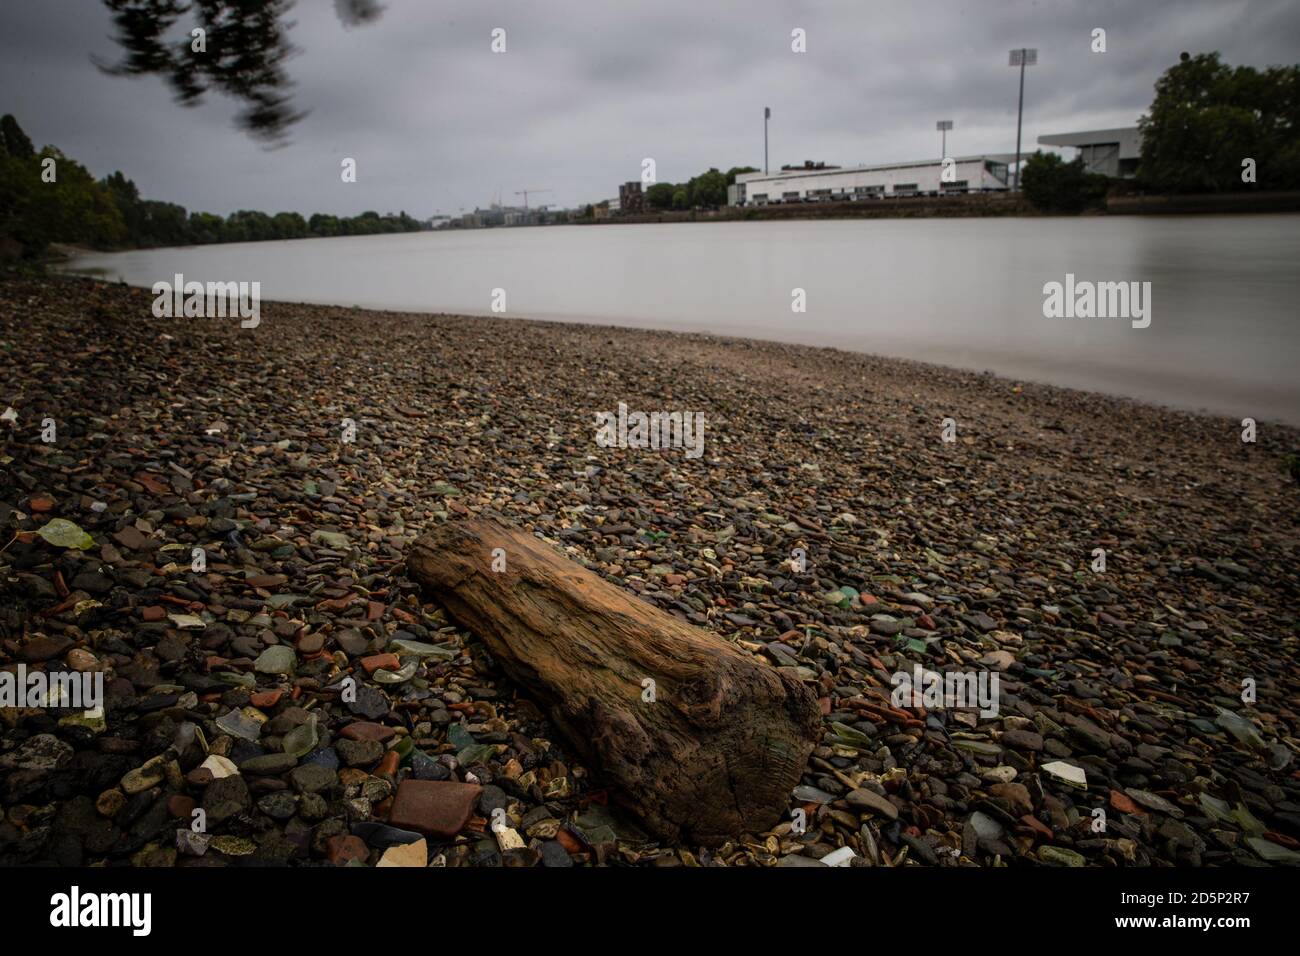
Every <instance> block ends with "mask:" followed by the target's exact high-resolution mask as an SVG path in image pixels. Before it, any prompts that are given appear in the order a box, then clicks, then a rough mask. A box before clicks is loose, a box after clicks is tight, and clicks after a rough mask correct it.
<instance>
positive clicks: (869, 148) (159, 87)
mask: <svg viewBox="0 0 1300 956" xmlns="http://www.w3.org/2000/svg"><path fill="white" fill-rule="evenodd" d="M384 7H385V9H384V12H383V15H382V17H381V18H380V19H379V20H378V21H377V22H374V23H371V24H368V25H365V26H359V27H351V28H346V27H345V26H344V24H343V23H342V22H341V20H340V18H339V16H338V15H337V13H336V10H335V4H334V2H333V0H298V2H297V4H296V6H295V7H294V8H293V10H292V12H291V15H290V16H291V19H292V20H293V21H294V23H295V25H294V27H293V28H292V29H291V30H290V31H289V38H290V40H291V42H292V43H293V44H294V45H295V46H296V47H298V48H299V53H298V55H297V56H295V57H294V58H292V59H291V60H290V61H289V62H288V63H287V66H286V68H287V71H288V73H289V74H290V76H291V77H292V79H293V81H294V83H295V89H294V96H293V105H294V106H295V108H297V109H301V110H307V111H309V115H308V116H307V117H306V118H305V119H304V120H302V121H301V122H300V123H298V124H297V125H296V126H294V127H293V128H292V129H291V132H290V136H291V142H290V144H289V145H287V146H285V147H282V148H279V149H274V150H267V149H265V148H264V147H263V146H262V145H261V144H259V143H258V142H257V141H255V140H253V139H252V138H250V137H249V136H248V135H246V134H245V133H243V132H241V131H239V130H238V129H237V128H236V127H235V125H234V122H233V118H234V116H235V114H236V112H237V106H236V104H235V103H233V102H231V101H230V100H227V99H224V98H222V97H221V96H220V95H218V94H209V96H208V97H207V98H206V99H205V101H204V102H203V104H202V105H201V106H199V107H197V108H194V109H185V108H182V107H180V106H177V105H176V104H175V103H174V102H173V100H172V97H171V93H170V90H169V89H168V88H167V87H166V85H165V84H164V82H163V81H162V80H161V79H160V78H158V77H143V78H131V79H127V78H114V77H108V76H105V75H104V74H103V73H101V72H100V71H99V70H98V69H97V68H96V67H95V66H94V64H93V63H92V62H91V57H92V56H95V57H97V58H98V59H99V60H100V61H102V62H114V61H116V60H117V59H118V58H119V53H120V51H119V50H118V48H117V47H116V46H115V44H114V43H113V41H112V33H113V30H112V24H111V23H110V20H109V14H108V11H107V9H106V8H105V7H104V6H103V5H102V4H101V3H99V2H97V0H4V3H3V6H2V7H0V91H3V97H2V99H0V112H6V111H8V112H13V113H14V114H15V115H16V116H17V117H18V120H19V122H20V123H21V124H22V126H23V127H24V129H26V130H27V133H28V135H29V136H31V138H32V140H33V141H34V142H35V143H36V145H37V146H38V147H39V146H42V145H44V144H46V143H52V144H54V145H56V146H58V147H59V148H60V149H62V150H63V151H64V152H65V153H67V154H68V155H70V156H72V157H73V158H75V159H77V160H79V161H81V162H83V163H85V164H86V165H87V166H88V167H89V168H90V170H91V171H92V172H93V173H94V174H95V175H96V176H102V175H105V174H107V173H109V172H112V171H113V170H115V169H121V170H122V171H123V172H125V173H126V174H127V175H128V176H129V177H131V178H132V179H134V180H135V182H136V184H137V185H138V186H139V187H140V190H141V192H142V193H143V194H144V195H145V196H147V197H148V198H151V199H166V200H170V201H172V202H178V203H181V204H182V205H184V206H186V207H187V208H189V209H191V210H196V209H201V210H208V211H211V212H216V213H221V214H226V213H229V212H231V211H233V210H236V209H241V208H242V209H261V210H264V211H266V212H278V211H281V210H295V211H298V212H301V213H304V214H310V213H312V212H317V211H319V212H330V213H336V214H345V215H355V214H356V213H359V212H361V211H363V210H366V209H374V210H377V211H379V212H389V211H392V212H396V211H398V210H401V209H404V210H406V211H407V212H408V213H410V214H411V215H414V216H417V217H420V218H425V217H428V216H430V215H432V214H433V213H434V212H435V211H441V212H443V213H450V214H453V215H454V214H456V213H458V212H459V211H460V210H462V209H464V210H468V209H472V208H473V207H474V206H475V205H480V206H486V205H488V204H489V203H491V202H492V201H493V199H494V198H495V196H496V195H497V193H498V191H500V195H501V197H502V199H503V201H504V202H505V203H507V204H516V203H519V202H521V199H520V197H517V196H515V195H514V191H515V190H520V189H524V188H529V189H541V188H550V189H552V190H553V192H549V193H544V194H539V195H538V196H536V197H530V204H531V205H538V204H540V203H549V204H558V205H563V206H573V205H577V204H582V203H587V202H594V201H597V200H600V199H602V198H608V197H610V196H613V195H616V194H617V185H618V183H619V182H622V181H625V180H629V179H639V178H640V169H641V160H642V158H643V157H653V158H654V159H655V161H656V164H657V172H658V178H659V180H660V181H665V180H666V181H674V182H675V181H678V180H684V179H687V178H689V177H690V176H692V175H694V174H696V173H699V172H702V171H703V170H705V169H707V168H708V167H710V166H716V167H718V168H720V169H722V170H724V171H725V170H726V169H727V168H729V167H731V166H734V165H745V164H751V165H756V166H761V165H762V161H763V120H762V117H763V107H764V106H770V107H771V108H772V120H771V159H770V163H771V165H772V166H773V167H776V166H779V165H781V164H783V163H790V162H801V161H803V160H804V159H815V160H823V161H826V162H831V163H836V164H840V165H849V164H855V163H864V162H865V163H878V162H890V161H896V160H909V159H918V158H923V157H930V156H937V155H938V154H939V134H938V133H937V132H935V128H934V127H935V121H936V120H939V119H951V120H953V121H954V123H955V125H956V128H955V129H954V130H953V131H952V132H951V133H950V134H949V148H948V152H949V153H950V154H952V155H968V154H973V153H985V152H990V153H1007V152H1012V151H1014V149H1015V135H1016V94H1017V71H1016V70H1015V69H1013V68H1011V67H1010V66H1008V64H1007V53H1008V50H1009V49H1010V48H1012V47H1019V46H1033V47H1037V48H1038V65H1037V66H1034V67H1030V68H1029V69H1028V71H1027V73H1026V81H1025V131H1024V141H1025V142H1026V143H1027V144H1030V145H1031V148H1032V144H1034V143H1035V140H1036V138H1037V137H1038V136H1039V135H1043V134H1047V133H1055V132H1069V131H1075V130H1084V129H1096V128H1103V127H1111V126H1129V125H1132V124H1133V123H1134V122H1135V121H1136V120H1137V117H1138V116H1139V115H1140V114H1141V113H1142V112H1143V111H1144V110H1145V109H1146V107H1147V106H1148V105H1149V104H1150V102H1151V98H1152V85H1153V84H1154V82H1155V80H1156V78H1157V77H1158V76H1159V75H1160V73H1161V72H1163V71H1164V70H1165V69H1166V68H1167V67H1168V66H1170V65H1171V64H1173V63H1175V62H1177V60H1178V54H1179V53H1180V52H1181V51H1183V50H1187V51H1190V52H1193V53H1198V52H1206V51H1211V50H1218V51H1220V52H1221V53H1222V54H1223V56H1224V59H1225V60H1226V61H1227V62H1229V63H1231V64H1233V65H1236V64H1240V63H1246V64H1251V65H1255V66H1266V65H1273V64H1294V63H1296V62H1300V12H1298V11H1300V5H1298V4H1297V3H1296V2H1295V0H1141V2H1135V0H1115V2H1111V0H1092V2H1079V0H1075V2H1069V3H1066V2H1059V0H1039V2H1036V3H1031V2H1024V0H979V2H976V0H968V2H948V0H896V2H875V0H873V2H864V0H842V2H841V0H834V2H819V3H803V2H791V0H746V2H734V3H733V2H721V0H712V2H709V0H653V2H649V0H642V2H636V3H633V2H631V0H617V2H614V0H600V2H597V0H584V2H572V0H545V2H525V0H508V2H498V0H387V2H386V3H385V4H384ZM497 27H500V28H503V29H504V30H505V31H506V52H505V53H493V52H492V51H491V42H492V38H491V34H492V30H493V29H494V28H497ZM1096 27H1102V28H1105V30H1106V31H1107V33H1106V42H1107V52H1105V53H1104V54H1099V53H1093V52H1092V51H1091V49H1090V44H1091V32H1092V30H1093V29H1094V28H1096ZM795 28H802V29H803V30H805V31H806V35H807V52H806V53H802V54H800V53H794V52H792V51H791V31H792V30H793V29H795ZM344 157H354V158H355V159H356V161H357V180H358V181H357V182H356V183H355V184H344V183H343V182H341V179H340V175H339V172H340V162H341V160H342V159H343V158H344Z"/></svg>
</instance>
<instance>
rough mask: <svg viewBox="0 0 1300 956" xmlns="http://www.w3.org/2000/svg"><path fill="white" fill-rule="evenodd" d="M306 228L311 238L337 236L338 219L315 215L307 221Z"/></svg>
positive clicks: (320, 214)
mask: <svg viewBox="0 0 1300 956" xmlns="http://www.w3.org/2000/svg"><path fill="white" fill-rule="evenodd" d="M307 228H308V229H310V230H311V234H312V235H313V236H337V235H338V234H339V217H338V216H327V215H325V214H324V213H319V212H318V213H316V215H314V216H312V217H311V219H309V220H307Z"/></svg>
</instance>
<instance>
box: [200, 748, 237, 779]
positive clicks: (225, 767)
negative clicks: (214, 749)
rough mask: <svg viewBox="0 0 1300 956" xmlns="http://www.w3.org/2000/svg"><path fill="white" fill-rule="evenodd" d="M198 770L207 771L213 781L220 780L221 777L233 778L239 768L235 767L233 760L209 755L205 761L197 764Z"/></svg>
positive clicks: (217, 755)
mask: <svg viewBox="0 0 1300 956" xmlns="http://www.w3.org/2000/svg"><path fill="white" fill-rule="evenodd" d="M198 769H199V770H206V771H208V773H210V774H211V775H212V779H213V780H220V779H221V778H222V777H233V776H235V775H236V774H238V773H239V768H238V767H236V766H235V763H234V761H233V760H231V759H230V758H228V757H222V756H220V755H219V754H210V755H209V756H208V759H207V760H205V761H203V763H201V764H199V766H198Z"/></svg>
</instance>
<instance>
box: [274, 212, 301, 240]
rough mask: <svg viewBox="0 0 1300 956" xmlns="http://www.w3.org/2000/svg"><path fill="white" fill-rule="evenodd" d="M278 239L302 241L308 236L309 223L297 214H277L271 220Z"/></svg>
mask: <svg viewBox="0 0 1300 956" xmlns="http://www.w3.org/2000/svg"><path fill="white" fill-rule="evenodd" d="M271 228H272V230H273V232H274V233H275V238H277V239H301V238H303V237H304V236H306V235H307V221H306V220H305V219H303V218H302V216H300V215H298V213H296V212H277V213H276V214H275V216H273V217H272V219H271Z"/></svg>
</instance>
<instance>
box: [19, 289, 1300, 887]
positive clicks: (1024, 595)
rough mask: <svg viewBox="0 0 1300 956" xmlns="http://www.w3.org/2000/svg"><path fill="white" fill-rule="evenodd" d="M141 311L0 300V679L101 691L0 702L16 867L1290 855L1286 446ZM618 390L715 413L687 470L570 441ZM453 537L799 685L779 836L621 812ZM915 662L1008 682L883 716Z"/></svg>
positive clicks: (390, 322)
mask: <svg viewBox="0 0 1300 956" xmlns="http://www.w3.org/2000/svg"><path fill="white" fill-rule="evenodd" d="M153 300H154V296H152V295H151V293H150V292H149V290H147V289H136V288H129V287H126V286H123V285H111V284H105V283H102V282H98V281H95V280H92V279H84V278H7V279H3V280H0V389H2V391H0V411H4V412H5V418H4V419H3V420H0V532H2V537H3V541H0V545H3V546H4V550H3V551H2V552H0V667H2V669H3V670H5V671H11V672H16V670H17V669H18V668H19V667H20V666H21V667H22V668H24V669H25V670H26V671H34V670H38V671H43V672H45V673H47V674H55V673H59V672H75V673H91V674H102V675H103V686H104V689H105V700H104V707H103V710H102V713H98V714H86V713H83V712H81V711H72V710H52V709H45V708H38V707H27V708H23V707H3V708H0V811H2V813H3V818H2V819H0V864H6V865H14V864H47V865H48V864H54V865H62V866H74V865H99V864H106V865H130V866H140V867H170V866H187V867H189V866H232V865H246V864H249V863H260V864H272V865H285V866H302V865H354V866H355V865H365V866H380V865H382V866H411V867H422V866H444V867H491V866H521V867H530V866H545V867H571V866H593V865H610V866H658V867H677V866H744V867H789V866H809V867H819V866H822V865H823V864H822V863H821V861H822V860H823V859H826V858H828V857H829V858H830V859H831V860H832V861H833V862H834V863H836V864H838V865H851V866H918V865H919V866H931V867H936V866H937V867H982V866H1010V867H1032V866H1064V867H1084V866H1097V867H1126V866H1178V867H1198V866H1267V865H1294V864H1296V863H1297V862H1300V772H1298V770H1297V764H1296V761H1295V760H1294V757H1295V755H1296V750H1297V746H1300V708H1298V707H1297V703H1296V702H1297V699H1298V697H1300V673H1298V672H1297V669H1296V666H1295V662H1296V657H1297V647H1298V645H1300V632H1298V630H1297V616H1296V615H1297V607H1298V606H1300V604H1298V601H1297V598H1298V597H1300V553H1298V552H1300V533H1298V531H1300V529H1298V528H1297V502H1298V501H1300V484H1298V483H1297V479H1296V477H1295V476H1294V474H1293V472H1294V467H1295V466H1294V458H1289V457H1288V456H1292V455H1294V454H1295V452H1296V451H1297V449H1300V432H1298V431H1297V430H1296V429H1293V428H1288V427H1285V426H1282V425H1276V424H1272V423H1269V422H1260V423H1258V426H1257V433H1256V436H1255V438H1256V440H1255V441H1253V442H1243V441H1242V425H1241V422H1240V421H1237V420H1232V419H1228V418H1219V417H1213V416H1206V415H1197V414H1192V413H1189V412H1184V411H1174V410H1169V409H1164V408H1159V407H1155V406H1150V405H1144V404H1139V403H1137V402H1133V401H1129V400H1125V399H1121V398H1114V397H1109V396H1104V395H1099V394H1093V393H1087V392H1080V391H1072V390H1066V389H1060V388H1054V387H1051V386H1047V385H1041V384H1036V383H1029V382H1017V381H1012V380H1009V379H1005V378H1000V377H997V376H994V375H991V374H984V373H978V372H970V371H961V370H956V369H950V368H945V367H941V366H937V365H926V364H922V363H916V362H909V361H903V360H896V359H886V358H880V357H875V356H871V355H865V354H857V353H851V352H845V351H838V350H833V349H824V348H811V347H804V346H798V345H788V344H777V343H768V342H758V341H748V340H743V339H728V338H720V337H715V336H709V335H699V334H678V333H668V332H656V331H643V330H635V329H625V328H613V327H606V326H595V325H578V324H563V323H550V322H546V323H543V322H532V321H526V320H522V319H512V318H504V317H503V318H481V317H458V316H450V315H432V314H429V315H425V314H414V313H397V312H376V311H367V310H363V309H356V308H345V307H334V306H319V305H298V304H290V303H277V302H264V303H262V305H261V321H260V324H259V325H258V326H257V327H256V328H241V327H240V322H239V320H238V319H237V318H235V319H230V318H225V319H222V318H215V319H208V318H165V319H159V318H155V317H154V316H153V314H152V312H151V305H152V303H153ZM621 404H622V405H625V406H626V407H627V408H629V409H632V410H640V411H643V412H646V413H650V412H656V411H660V412H691V413H694V414H695V415H697V416H702V421H703V423H702V427H703V434H702V440H703V446H702V453H701V454H699V455H687V454H686V453H685V451H684V450H683V449H681V448H672V447H663V448H658V449H651V448H636V447H620V446H619V444H618V443H613V444H612V445H611V444H610V443H609V442H598V441H597V429H598V423H599V421H600V418H599V417H598V416H599V415H600V414H601V413H605V414H606V416H607V417H606V421H609V418H608V415H609V414H611V413H615V412H616V411H617V410H618V409H619V407H620V405H621ZM949 419H950V420H951V424H950V425H947V426H945V420H949ZM697 421H698V419H697ZM51 422H52V424H53V431H52V432H50V431H49V426H50V423H51ZM50 435H52V436H53V440H52V441H51V440H47V438H48V437H49V436H50ZM945 438H951V439H952V440H945ZM479 515H482V516H496V517H499V518H500V519H502V520H504V521H507V522H509V523H511V524H513V525H515V526H517V527H520V528H523V529H526V530H527V531H529V532H532V533H534V534H536V535H538V536H540V537H541V538H542V539H543V540H545V541H546V542H548V543H550V544H552V545H553V546H554V547H555V548H556V549H558V550H560V551H561V552H563V553H564V554H565V555H567V556H568V557H569V558H571V559H572V560H574V561H576V562H578V563H580V564H582V565H584V566H585V567H587V568H588V569H590V570H591V571H593V572H595V573H596V574H598V575H600V576H601V577H603V578H604V579H606V580H607V581H610V582H611V583H614V584H616V585H617V586H619V587H620V588H623V589H625V590H626V591H628V592H630V593H631V594H633V595H635V596H636V597H638V598H639V599H641V600H643V601H646V602H649V603H651V604H653V605H655V606H657V607H659V608H660V609H662V610H664V611H667V612H669V613H671V614H675V615H679V616H680V617H682V618H683V619H685V620H687V621H689V622H691V623H693V624H695V625H698V626H699V627H701V628H704V629H706V630H708V631H710V632H712V633H713V634H714V635H715V636H716V638H717V639H718V640H719V641H727V642H731V643H732V644H734V645H735V646H736V647H738V648H739V649H741V650H742V651H743V652H745V653H746V654H749V655H752V656H753V658H754V659H755V660H758V661H761V662H762V663H763V664H764V665H765V666H771V667H775V668H787V669H789V670H790V672H791V673H793V674H795V675H797V676H798V678H799V679H800V680H801V681H802V682H803V683H804V684H805V685H806V686H807V687H808V688H809V689H810V690H811V691H812V692H813V694H814V695H815V697H816V698H817V699H818V701H819V704H820V707H821V712H822V714H823V726H822V730H823V737H822V739H821V740H820V742H819V743H818V745H817V747H816V749H815V750H814V752H813V755H812V758H811V760H810V762H809V765H808V767H807V768H806V770H805V773H804V776H803V779H802V781H801V783H800V785H799V786H798V787H797V788H796V789H795V790H794V792H793V793H792V794H791V795H790V803H789V807H788V808H787V812H786V813H785V815H784V817H783V818H782V822H781V823H780V824H778V825H777V826H776V827H775V828H773V829H771V830H769V831H766V832H755V833H750V834H745V835H744V836H742V837H740V838H738V839H735V840H733V841H730V842H727V843H725V844H724V845H721V846H711V847H698V846H675V845H666V844H663V843H661V842H657V841H655V840H654V839H652V838H651V837H649V836H648V835H647V834H646V833H644V832H642V831H641V830H640V829H639V828H638V826H637V821H636V820H634V819H631V818H628V817H626V816H624V815H622V814H621V813H620V812H619V811H618V810H617V809H616V807H615V803H616V801H614V800H612V799H611V795H610V793H609V792H608V791H607V790H606V789H604V788H603V783H602V781H601V779H600V776H599V772H598V768H591V767H584V766H582V765H581V764H580V763H578V762H577V761H576V760H575V758H574V757H573V755H572V754H571V753H570V752H569V750H568V748H567V747H566V742H565V741H564V740H563V739H562V738H561V737H560V736H559V735H558V734H557V733H556V731H555V729H554V727H553V726H551V724H550V722H549V721H548V720H547V718H546V715H545V713H543V712H542V711H541V710H540V709H539V708H538V706H537V705H536V704H535V703H534V702H533V701H531V700H529V699H528V697H527V696H526V695H525V694H523V693H522V692H521V691H519V690H517V689H516V688H515V687H514V686H513V685H512V684H511V682H510V681H509V680H508V679H507V678H506V677H505V676H504V675H503V674H502V673H501V671H500V669H499V667H498V666H497V665H496V663H495V662H494V661H493V660H492V657H491V655H490V654H489V653H488V652H487V650H486V649H485V648H484V646H483V644H482V642H481V640H480V638H479V636H477V635H475V634H473V633H470V632H468V631H466V630H464V629H463V628H461V627H459V626H458V625H457V623H456V622H455V621H454V620H451V619H450V618H449V617H448V615H447V614H446V612H445V611H444V609H443V608H441V607H440V606H439V604H438V603H437V601H436V600H435V599H433V598H432V597H431V596H429V595H427V594H425V593H423V592H422V591H421V589H420V588H419V587H418V586H417V585H416V584H415V583H414V582H412V581H411V580H410V578H409V577H408V576H407V574H406V573H405V569H404V556H405V553H406V550H407V548H408V547H409V545H410V543H411V542H412V541H414V540H415V539H416V538H417V537H418V536H420V535H421V534H422V533H424V532H425V531H428V530H430V529H432V528H434V527H436V526H437V525H439V524H440V523H442V522H446V521H452V520H456V519H457V518H462V517H466V516H479ZM57 519H62V520H63V521H66V522H71V523H72V524H74V525H75V526H76V528H77V529H80V530H81V531H82V532H84V534H85V536H87V538H80V539H75V540H74V539H73V538H63V537H59V536H55V535H50V536H49V537H48V538H47V537H45V536H42V535H41V534H39V533H37V532H38V531H39V530H40V529H41V528H42V527H44V526H46V525H47V524H49V522H51V521H53V520H57ZM51 538H53V539H54V540H50V539H51ZM6 542H7V544H6ZM196 549H197V550H198V551H199V552H201V555H202V560H201V563H200V569H197V570H196V566H195V563H194V555H195V552H196ZM1099 555H1100V558H1101V561H1102V563H1101V565H1100V566H1099V564H1098V559H1099ZM918 665H919V666H920V667H921V668H923V669H924V670H927V671H935V672H939V673H946V672H961V673H963V674H975V675H979V674H989V675H992V674H996V675H997V677H998V681H997V687H998V688H999V696H998V701H997V706H996V708H994V709H995V710H996V713H992V714H989V713H982V712H981V710H980V709H979V708H978V707H929V708H927V707H917V706H904V707H900V706H897V705H896V702H895V701H894V700H892V699H891V692H892V690H893V689H894V688H893V675H895V674H897V673H899V672H906V673H909V674H911V673H914V668H916V667H917V666H918ZM348 679H350V682H349V686H352V687H355V693H353V694H346V693H344V692H343V690H342V687H343V686H344V684H343V682H344V681H345V680H348ZM196 813H197V814H198V816H197V817H196ZM196 819H201V820H202V824H203V825H202V827H199V828H196V827H195V826H194V825H193V823H194V821H195V820H196ZM798 821H803V822H802V823H800V822H798ZM494 822H495V823H496V824H497V825H493V824H494Z"/></svg>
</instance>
